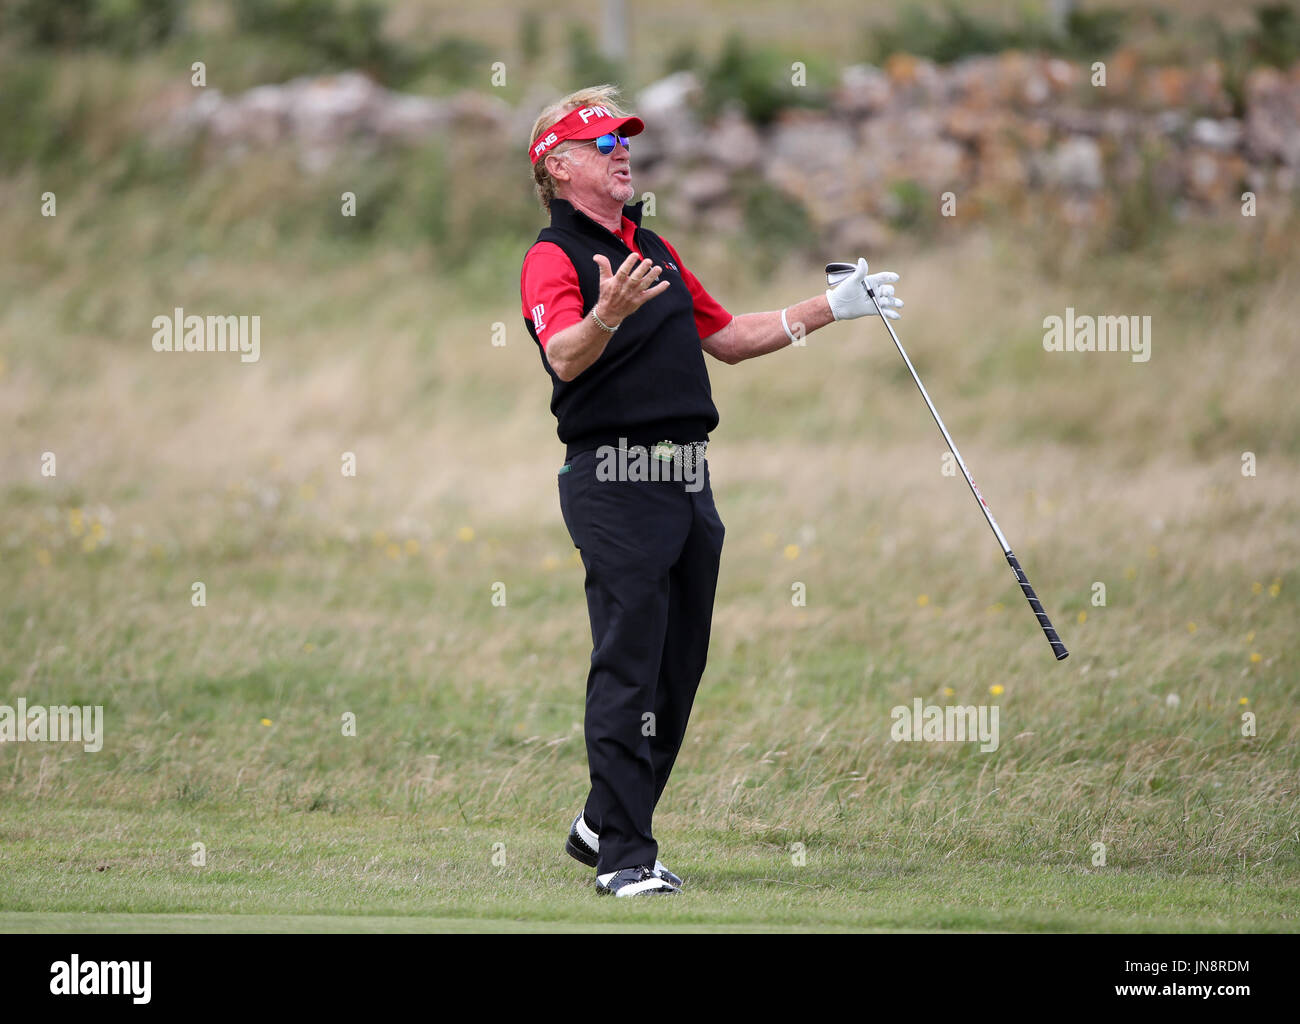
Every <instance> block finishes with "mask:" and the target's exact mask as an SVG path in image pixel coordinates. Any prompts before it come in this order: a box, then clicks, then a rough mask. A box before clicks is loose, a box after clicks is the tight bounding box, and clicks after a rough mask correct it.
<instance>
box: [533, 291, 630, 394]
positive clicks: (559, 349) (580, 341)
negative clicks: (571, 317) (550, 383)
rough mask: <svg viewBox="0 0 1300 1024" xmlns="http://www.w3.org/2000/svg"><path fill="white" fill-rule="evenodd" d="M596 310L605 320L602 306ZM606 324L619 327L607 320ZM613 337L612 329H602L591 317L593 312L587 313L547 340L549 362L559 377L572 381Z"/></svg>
mask: <svg viewBox="0 0 1300 1024" xmlns="http://www.w3.org/2000/svg"><path fill="white" fill-rule="evenodd" d="M595 313H596V315H597V316H600V317H601V319H602V320H605V318H604V317H603V316H601V313H600V309H599V308H597V309H596V310H595ZM605 323H607V324H609V326H610V327H616V326H618V325H617V324H615V323H611V322H610V320H605ZM613 336H614V335H612V334H610V333H609V331H602V330H601V329H600V327H598V326H597V325H596V321H595V320H593V319H592V318H591V314H588V315H587V316H584V317H583V318H582V319H581V320H579V321H578V322H577V323H576V324H572V325H570V326H569V327H566V328H565V329H564V330H562V331H560V332H559V333H557V334H554V335H552V336H551V339H550V341H548V342H547V343H546V361H547V362H548V363H550V364H551V369H552V370H554V371H555V375H556V376H557V377H559V378H560V380H563V381H570V380H573V378H574V377H576V376H578V374H580V373H581V372H582V371H583V370H585V369H586V368H587V367H588V366H590V365H591V364H592V363H594V362H595V361H596V360H597V359H599V358H600V355H601V353H602V352H604V351H605V346H606V345H608V344H609V339H610V338H612V337H613Z"/></svg>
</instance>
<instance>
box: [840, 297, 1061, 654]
mask: <svg viewBox="0 0 1300 1024" xmlns="http://www.w3.org/2000/svg"><path fill="white" fill-rule="evenodd" d="M862 283H863V285H864V286H865V287H866V289H867V294H868V295H869V296H871V304H872V305H873V306H874V307H875V308H876V314H877V315H878V316H879V317H880V322H881V323H883V324H884V325H885V329H886V330H887V331H889V336H890V337H891V338H893V339H894V347H895V348H897V349H898V354H899V355H900V356H902V357H903V362H904V363H906V364H907V369H908V372H909V373H911V375H912V380H914V381H916V386H917V388H918V390H920V392H921V397H922V398H924V399H925V404H926V405H927V406H928V407H929V409H930V415H931V416H933V417H934V422H935V423H937V424H938V425H939V431H940V433H942V434H943V439H944V440H945V441H947V442H948V450H949V451H950V452H952V457H953V458H954V459H955V460H956V461H957V465H958V466H960V467H961V472H962V475H963V476H964V477H966V483H967V484H969V485H970V490H971V494H973V495H975V500H976V501H978V502H979V505H980V510H981V511H982V512H983V513H984V518H985V519H986V520H987V521H988V524H989V528H990V529H992V531H993V536H995V537H997V539H998V543H999V544H1000V545H1002V553H1003V554H1004V555H1006V556H1007V564H1008V565H1010V566H1011V571H1012V572H1014V573H1015V574H1016V582H1017V583H1019V584H1020V590H1021V592H1022V593H1023V594H1024V595H1025V600H1026V601H1028V602H1029V607H1030V608H1031V609H1032V610H1033V613H1034V614H1035V615H1037V616H1038V624H1039V625H1040V626H1042V627H1043V633H1044V634H1045V635H1046V636H1047V642H1048V643H1049V644H1051V645H1052V653H1053V654H1054V655H1056V660H1057V661H1061V660H1062V659H1064V658H1066V657H1068V656H1069V654H1070V652H1069V651H1067V650H1066V649H1065V644H1063V643H1061V638H1060V637H1059V636H1057V634H1056V629H1055V628H1054V627H1053V626H1052V620H1051V619H1049V618H1048V617H1047V612H1045V611H1043V603H1042V602H1041V601H1039V600H1038V595H1037V594H1035V593H1034V588H1033V587H1032V586H1030V584H1029V577H1028V576H1026V575H1025V571H1024V570H1023V569H1022V568H1020V562H1019V560H1018V559H1017V558H1016V556H1015V553H1014V552H1013V551H1012V550H1011V545H1010V544H1008V543H1007V538H1006V537H1004V536H1003V535H1002V530H1001V529H1000V528H999V527H998V522H997V520H996V519H994V518H993V513H992V512H991V511H990V510H989V507H988V505H987V504H986V503H985V501H984V495H982V494H980V489H979V488H978V487H976V486H975V480H974V478H973V477H972V476H971V475H970V470H969V469H967V468H966V463H965V462H964V461H962V457H961V452H959V451H958V450H957V446H956V445H955V444H953V441H952V435H951V434H949V433H948V428H947V427H945V426H944V425H943V418H942V417H941V416H940V415H939V410H938V409H936V408H935V407H934V403H933V402H932V401H930V395H929V393H928V392H927V391H926V390H925V385H924V384H922V383H921V378H920V376H919V375H918V374H917V372H916V367H914V366H913V365H912V360H910V359H908V358H907V352H906V350H905V349H904V348H903V343H902V342H901V341H899V340H898V335H897V334H895V333H894V327H893V325H892V324H891V323H890V322H889V320H888V318H887V317H886V316H885V314H884V312H883V311H882V310H881V308H880V303H879V302H877V301H876V293H875V291H874V290H873V289H872V287H871V285H870V284H868V283H867V282H866V281H863V282H862Z"/></svg>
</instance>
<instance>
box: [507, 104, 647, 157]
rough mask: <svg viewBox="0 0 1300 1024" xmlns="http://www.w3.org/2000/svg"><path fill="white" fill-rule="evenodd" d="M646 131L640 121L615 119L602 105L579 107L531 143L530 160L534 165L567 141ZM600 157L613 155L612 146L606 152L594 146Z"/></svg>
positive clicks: (624, 135) (630, 118)
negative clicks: (602, 154)
mask: <svg viewBox="0 0 1300 1024" xmlns="http://www.w3.org/2000/svg"><path fill="white" fill-rule="evenodd" d="M644 130H645V124H644V123H643V122H642V120H641V119H640V118H639V117H618V116H616V115H615V114H614V113H613V112H612V111H611V110H610V109H609V108H608V107H606V106H604V105H603V104H592V105H591V106H589V107H579V108H578V109H577V110H571V111H569V113H567V114H565V115H564V116H563V117H562V118H560V120H558V121H556V122H555V124H553V125H551V126H550V127H549V128H547V129H545V130H544V131H543V132H542V133H541V134H540V135H539V136H538V137H537V138H536V139H535V140H534V141H533V145H532V149H531V150H530V151H529V154H528V155H529V158H530V159H531V160H532V162H533V163H537V161H538V160H540V159H541V158H542V157H543V156H545V155H546V153H547V152H548V151H549V150H551V149H553V148H554V147H555V146H558V145H559V144H560V143H561V142H564V141H565V140H566V139H583V140H588V141H590V140H596V139H602V138H603V136H606V135H618V136H620V137H623V138H626V137H627V136H629V135H639V134H640V133H641V132H642V131H644ZM597 149H600V150H601V152H603V153H610V152H613V150H614V146H613V145H609V147H608V148H607V149H604V148H601V147H600V145H599V144H598V145H597Z"/></svg>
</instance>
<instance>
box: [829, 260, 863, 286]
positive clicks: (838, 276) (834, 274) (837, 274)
mask: <svg viewBox="0 0 1300 1024" xmlns="http://www.w3.org/2000/svg"><path fill="white" fill-rule="evenodd" d="M857 269H858V265H857V264H856V263H827V264H826V283H827V284H828V285H830V286H831V287H832V288H834V287H835V286H836V285H837V284H839V283H840V282H841V281H843V280H844V279H845V278H846V277H848V276H849V275H850V274H852V273H853V271H855V270H857Z"/></svg>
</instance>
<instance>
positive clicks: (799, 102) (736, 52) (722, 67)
mask: <svg viewBox="0 0 1300 1024" xmlns="http://www.w3.org/2000/svg"><path fill="white" fill-rule="evenodd" d="M703 78H704V82H703V84H704V90H703V94H704V95H705V96H707V97H708V98H709V102H710V104H712V105H714V106H715V107H719V106H724V105H726V104H727V103H736V104H739V105H740V107H741V108H742V109H743V110H744V112H745V114H746V115H747V116H748V117H749V119H750V120H751V121H753V122H755V123H756V124H759V125H765V124H769V123H771V121H772V120H773V119H774V118H775V117H776V114H777V111H779V110H780V109H781V108H783V107H800V106H814V105H817V104H819V103H822V102H823V101H824V99H825V96H824V93H823V92H822V91H820V90H818V89H817V88H815V87H814V86H813V85H811V84H810V85H808V86H804V87H796V86H795V85H793V84H792V83H791V81H790V65H789V58H788V56H787V55H784V54H780V53H778V52H776V51H774V50H770V49H750V47H749V46H748V45H747V44H746V43H745V40H744V38H743V37H741V35H740V34H739V33H736V32H733V33H732V34H731V35H730V36H728V37H727V41H726V43H725V44H724V45H723V48H722V52H721V53H720V54H719V55H718V58H717V60H716V61H714V62H713V64H712V65H711V66H709V67H708V68H707V69H706V70H705V72H704V76H703ZM810 82H811V76H810Z"/></svg>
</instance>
